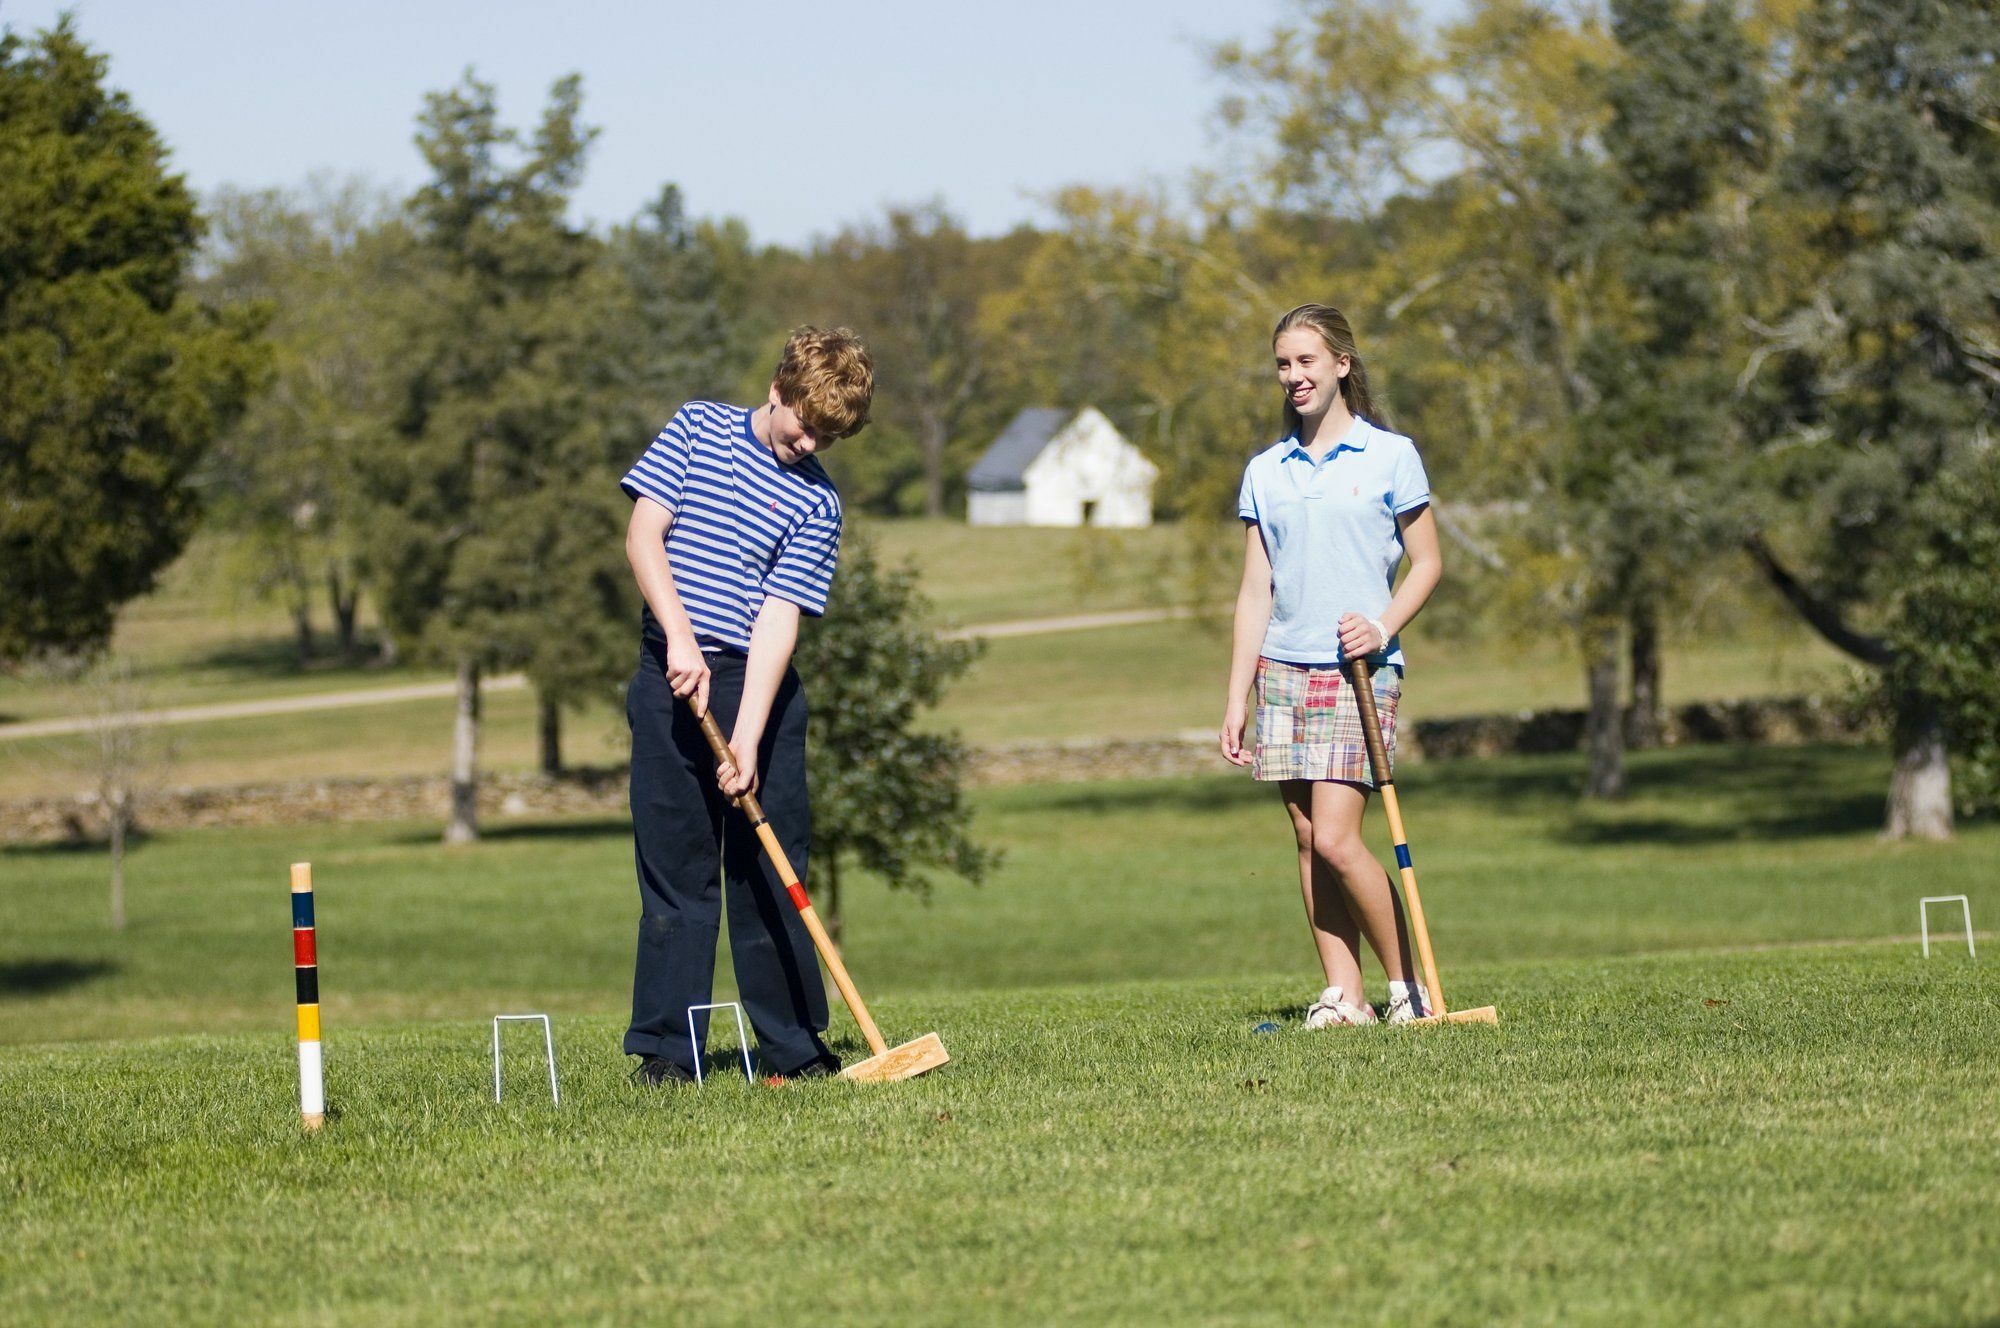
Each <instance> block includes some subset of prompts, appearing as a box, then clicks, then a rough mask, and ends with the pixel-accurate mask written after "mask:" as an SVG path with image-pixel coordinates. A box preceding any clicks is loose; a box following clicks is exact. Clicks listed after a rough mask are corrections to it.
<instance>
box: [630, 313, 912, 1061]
mask: <svg viewBox="0 0 2000 1328" xmlns="http://www.w3.org/2000/svg"><path fill="white" fill-rule="evenodd" d="M873 391H874V369H873V366H872V364H871V362H870V360H869V357H868V351H867V348H866V347H864V346H863V345H862V344H861V340H860V338H859V337H857V336H855V334H854V333H853V332H852V331H850V330H848V329H847V328H835V329H833V330H832V331H827V330H825V329H822V328H815V327H802V328H799V329H798V330H797V331H795V332H793V333H792V335H791V338H790V339H789V340H788V341H787V342H786V343H785V352H784V355H783V356H782V357H781V358H780V360H779V361H778V369H777V373H776V374H775V375H774V377H773V378H772V381H771V391H770V396H769V399H768V400H767V401H766V402H765V403H764V404H763V405H761V406H759V407H757V408H756V409H755V410H747V409H744V408H742V407H738V406H725V405H719V404H717V403H715V402H710V401H691V402H689V403H688V404H686V405H685V406H682V407H681V408H680V410H678V411H676V412H675V414H674V418H673V421H672V422H671V423H669V424H668V425H667V427H666V428H665V429H663V430H661V431H660V436H659V437H658V438H656V439H655V440H654V441H653V445H652V446H651V447H649V448H648V449H647V450H646V454H645V455H644V456H642V457H640V458H639V461H638V462H637V464H635V465H634V466H633V467H632V469H631V471H630V472H629V473H627V474H626V476H625V479H624V481H623V483H622V486H621V487H623V489H624V490H625V492H626V493H627V494H628V495H630V496H631V498H632V499H633V504H632V520H631V523H630V525H629V526H628V527H627V529H626V534H625V554H626V557H627V559H628V560H629V561H630V562H631V564H632V575H633V576H634V577H636V578H637V579H638V582H639V590H640V592H641V594H643V595H644V596H645V600H646V612H645V617H644V623H643V628H644V631H643V644H642V646H641V649H640V657H639V670H638V672H637V673H636V674H635V675H634V676H633V678H632V685H631V687H630V688H629V690H628V691H627V692H626V699H625V714H626V718H627V720H628V721H629V722H630V724H631V726H632V839H633V847H634V856H635V858H636V863H637V867H638V873H639V901H640V915H639V954H638V961H637V964H636V966H635V971H634V973H633V978H632V1025H631V1027H630V1028H629V1029H628V1030H627V1031H626V1033H625V1051H626V1052H627V1053H628V1054H630V1055H635V1056H638V1057H640V1058H641V1060H640V1063H639V1068H638V1070H637V1071H636V1075H635V1077H636V1078H638V1079H639V1080H640V1081H641V1082H642V1083H646V1084H650V1085H658V1084H663V1083H687V1082H692V1081H693V1079H694V1064H695V1057H696V1056H697V1055H699V1054H700V1049H701V1048H700V1043H699V1042H690V1041H689V1038H688V1008H689V1007H690V1006H693V1005H701V1004H705V1003H706V1002H707V1001H708V999H709V996H710V984H711V981H712V979H713V976H714V971H715V936H716V928H717V925H718V923H719V921H720V914H721V902H722V893H723V891H722V886H721V884H720V882H719V881H718V879H717V878H718V876H722V877H726V878H727V881H728V899H729V949H730V957H731V960H732V962H733V964H734V966H735V970H736V984H737V987H738V990H739V994H740V995H741V997H742V1001H743V1009H744V1011H745V1013H747V1014H748V1015H749V1016H750V1023H751V1026H752V1027H753V1028H755V1029H756V1033H757V1048H758V1052H759V1054H760V1055H761V1056H762V1057H763V1059H764V1061H765V1063H766V1065H767V1067H768V1068H769V1069H771V1070H772V1071H773V1072H774V1073H776V1074H777V1075H779V1076H780V1077H783V1078H808V1077H818V1076H821V1075H829V1074H834V1073H836V1072H838V1071H839V1069H840V1060H839V1058H838V1057H836V1056H835V1055H834V1054H833V1053H832V1052H831V1051H828V1050H827V1047H826V1044H825V1042H823V1041H821V1039H820V1035H821V1034H822V1033H824V1032H825V1031H826V1020H827V1007H826V989H825V987H824V986H823V985H822V983H821V982H820V976H819V963H818V960H817V957H816V956H815V955H814V953H813V946H812V938H811V936H810V935H808V934H807V932H806V929H805V924H804V923H803V922H802V921H800V919H799V916H798V913H797V911H796V910H795V909H794V908H793V907H792V906H791V904H790V902H789V901H787V900H786V899H785V897H784V895H783V893H782V891H781V890H780V889H779V887H778V884H777V881H776V879H775V878H774V877H772V876H770V875H768V874H767V870H766V864H765V862H764V859H763V854H762V852H761V851H760V850H759V847H758V844H757V840H756V837H755V835H754V834H752V832H751V830H750V827H749V824H748V822H747V821H745V819H744V818H743V816H742V815H741V814H740V813H738V812H736V811H735V810H734V809H733V808H731V807H730V805H729V799H730V798H733V797H735V796H736V795H738V794H740V793H743V792H744V791H746V790H748V791H751V792H755V793H756V794H757V795H758V797H759V799H760V800H761V801H762V802H763V804H764V809H765V811H766V813H767V814H768V815H769V817H770V821H771V827H772V829H774V830H775V831H776V832H777V834H778V837H779V840H780V842H781V843H782V844H783V846H784V850H785V853H786V855H787V856H788V857H790V858H791V860H792V865H793V866H794V867H795V868H797V869H798V871H799V873H800V875H801V877H802V878H804V876H805V872H806V859H807V849H808V847H809V845H810V844H811V842H812V823H811V812H810V809H809V808H808V806H807V803H806V704H805V697H804V695H803V693H802V692H801V690H800V687H799V678H798V674H797V673H796V672H795V671H793V669H792V667H791V659H792V648H793V646H794V645H795V644H796V643H797V641H798V628H799V615H800V614H801V613H803V614H806V615H809V616H812V617H817V616H818V615H819V614H820V613H821V612H823V611H824V610H825V608H826V596H827V591H828V589H829V587H830V586H831V584H832V581H833V569H834V563H835V561H836V559H837V558H838V556H839V552H840V521H841V510H840V495H839V494H837V493H836V492H835V491H834V488H833V483H832V481H830V480H829V479H828V478H827V475H826V471H825V470H824V469H823V468H821V466H820V464H819V462H818V461H817V460H816V459H815V458H814V453H816V452H820V451H823V450H825V449H826V448H827V447H830V446H831V445H832V444H833V443H834V442H835V441H837V440H839V439H841V438H845V437H848V436H850V435H852V434H854V433H857V432H859V431H860V429H861V427H862V426H863V425H864V424H866V423H867V422H868V404H869V400H870V397H871V396H872V395H873ZM682 698H685V700H683V699H682ZM690 703H691V704H692V706H693V711H694V712H703V711H706V710H708V709H710V708H713V710H714V711H715V720H716V723H717V724H718V725H719V726H720V727H721V728H722V731H723V732H724V733H725V734H727V735H728V736H729V747H730V751H731V752H732V753H733V754H734V757H735V759H734V760H733V761H731V762H727V763H723V764H721V765H718V764H717V762H716V760H715V757H714V756H713V754H712V753H711V752H710V751H709V748H708V744H707V743H706V742H704V741H703V739H702V736H701V729H700V726H699V725H698V724H697V722H696V720H695V717H694V713H691V712H690V709H689V705H690ZM707 1027H708V1012H707V1011H702V1012H701V1013H700V1015H699V1017H698V1019H697V1036H698V1037H699V1038H702V1039H706V1037H707Z"/></svg>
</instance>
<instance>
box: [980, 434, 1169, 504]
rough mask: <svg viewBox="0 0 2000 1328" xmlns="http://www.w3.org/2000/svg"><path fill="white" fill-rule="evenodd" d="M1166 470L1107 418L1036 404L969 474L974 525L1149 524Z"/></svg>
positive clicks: (1001, 437) (994, 441) (997, 441)
mask: <svg viewBox="0 0 2000 1328" xmlns="http://www.w3.org/2000/svg"><path fill="white" fill-rule="evenodd" d="M1159 475H1160V468H1159V467H1158V466H1156V465H1154V464H1153V463H1152V462H1150V461H1148V460H1147V459H1146V457H1145V454H1144V453H1142V452H1141V451H1140V450H1139V449H1138V448H1136V447H1134V446H1132V444H1131V443H1129V442H1127V441H1126V439H1125V435H1124V434H1121V433H1119V432H1118V430H1117V428H1116V426H1114V425H1113V424H1112V423H1111V421H1110V420H1107V419H1105V418H1104V413H1103V412H1102V411H1100V410H1098V409H1097V408H1096V407H1094V406H1085V407H1084V408H1083V409H1082V410H1076V411H1070V410H1050V409H1047V408H1044V407H1032V408H1030V409H1028V410H1024V411H1022V412H1021V413H1020V414H1019V415H1016V416H1015V417H1014V419H1013V422H1012V423H1010V424H1009V425H1008V426H1007V427H1006V428H1005V429H1004V430H1002V431H1001V434H1000V436H999V437H998V438H996V439H994V440H993V445H992V446H991V447H989V448H987V449H986V453H985V455H983V456H981V457H980V458H979V461H978V463H977V464H975V465H974V466H973V467H972V471H971V473H970V474H968V475H967V476H966V487H967V489H969V490H970V493H969V494H968V495H967V501H966V520H967V521H969V522H970V523H971V524H973V525H975V526H1150V525H1152V524H1153V481H1154V480H1156V479H1158V478H1159Z"/></svg>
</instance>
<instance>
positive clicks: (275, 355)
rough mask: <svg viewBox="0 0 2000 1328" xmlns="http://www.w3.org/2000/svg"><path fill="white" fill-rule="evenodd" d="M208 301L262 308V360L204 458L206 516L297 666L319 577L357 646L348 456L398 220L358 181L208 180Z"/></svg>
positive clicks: (358, 546)
mask: <svg viewBox="0 0 2000 1328" xmlns="http://www.w3.org/2000/svg"><path fill="white" fill-rule="evenodd" d="M211 213H212V217H213V222H212V227H213V230H212V239H211V243H210V267H211V271H210V273H209V275H208V276H207V278H206V280H205V281H204V283H203V287H204V289H205V291H207V292H208V293H209V294H210V295H212V296H213V297H214V298H216V299H217V300H218V301H227V302H232V303H235V304H239V305H246V306H254V307H256V308H258V309H259V310H260V311H262V312H264V313H265V315H266V323H265V343H266V345H267V346H268V347H269V349H270V353H271V373H270V376H269V378H268V379H267V380H266V381H265V383H264V384H263V385H262V389H261V390H260V391H259V392H258V393H257V394H256V396H255V397H253V398H252V400H251V402H250V405H249V408H248V410H246V411H245V413H244V415H243V418H242V419H241V420H240V421H238V423H237V424H236V426H235V427H234V428H232V429H231V430H229V432H228V433H226V434H225V435H224V436H223V438H222V440H221V443H220V445H219V446H218V447H217V448H216V451H215V455H214V457H213V458H212V459H211V460H210V462H209V464H208V466H207V467H206V474H207V476H208V478H209V480H210V488H211V490H212V491H213V492H214V493H215V494H216V499H215V502H214V504H213V517H214V519H216V520H218V521H220V522H221V523H222V524H224V525H225V526H226V527H228V528H230V529H232V530H234V531H236V532H238V533H239V534H240V535H241V536H242V537H243V540H242V544H241V549H240V553H241V555H242V563H243V574H244V575H245V576H246V578H247V579H248V580H249V582H250V585H251V587H252V588H253V589H255V590H257V591H259V592H260V593H272V592H275V593H277V594H279V595H280V596H282V598H283V599H284V601H285V604H286V607H287V608H288V609H289V611H290V612H291V615H292V619H293V624H294V631H295V634H296V638H297V642H298V647H297V648H298V654H299V662H300V664H301V666H303V665H305V664H307V663H309V662H311V660H312V659H313V657H314V656H315V654H316V653H317V649H316V645H315V641H314V633H313V626H312V605H313V603H314V601H315V600H316V599H317V598H318V596H319V593H320V592H321V591H322V590H324V592H325V594H326V597H327V603H328V607H329V609H330V610H331V612H332V616H333V622H334V630H335V637H336V644H337V649H338V651H339V653H340V655H341V657H342V658H343V659H346V660H348V661H352V660H353V659H355V658H356V656H357V654H358V649H359V645H358V641H357V637H356V617H357V612H358V607H359V605H358V599H359V594H360V583H361V578H362V573H363V568H364V565H365V563H366V549H365V547H364V545H363V541H362V537H361V531H360V529H359V521H358V515H359V514H358V510H357V508H358V500H357V497H356V493H355V488H356V484H357V476H356V460H357V457H358V456H359V455H361V454H362V453H363V452H364V451H366V450H367V447H368V446H369V445H370V442H369V437H368V435H369V433H370V431H373V430H380V429H382V428H383V427H384V423H385V419H386V416H387V407H388V400H387V398H388V393H389V390H390V384H391V380H392V367H391V365H390V363H389V361H388V358H387V345H386V338H385V336H384V332H385V322H386V320H387V313H388V310H387V305H388V303H389V301H390V299H391V298H392V287H393V283H394V280H395V278H396V276H397V270H398V268H399V267H400V266H401V265H402V263H403V253H402V251H403V249H404V248H405V247H406V246H407V244H408V239H409V237H408V230H407V228H406V227H404V226H403V225H402V224H401V223H400V221H399V220H398V219H397V218H396V217H395V216H394V215H393V212H392V210H391V207H390V205H389V203H388V201H387V200H386V199H382V198H380V197H378V196H376V195H375V194H373V193H372V191H370V190H369V189H368V188H367V187H366V186H364V185H361V184H360V183H358V182H348V183H346V184H342V185H333V184H330V183H328V182H326V181H315V182H314V183H313V184H312V185H311V186H309V188H308V190H307V191H306V193H305V195H304V196H303V197H300V196H296V195H293V194H291V193H288V192H286V191H282V190H275V189H273V190H263V191H259V192H256V193H243V192H240V191H237V190H232V189H224V190H222V191H220V192H219V193H218V194H217V196H216V198H215V199H214V201H213V203H212V205H211Z"/></svg>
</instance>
